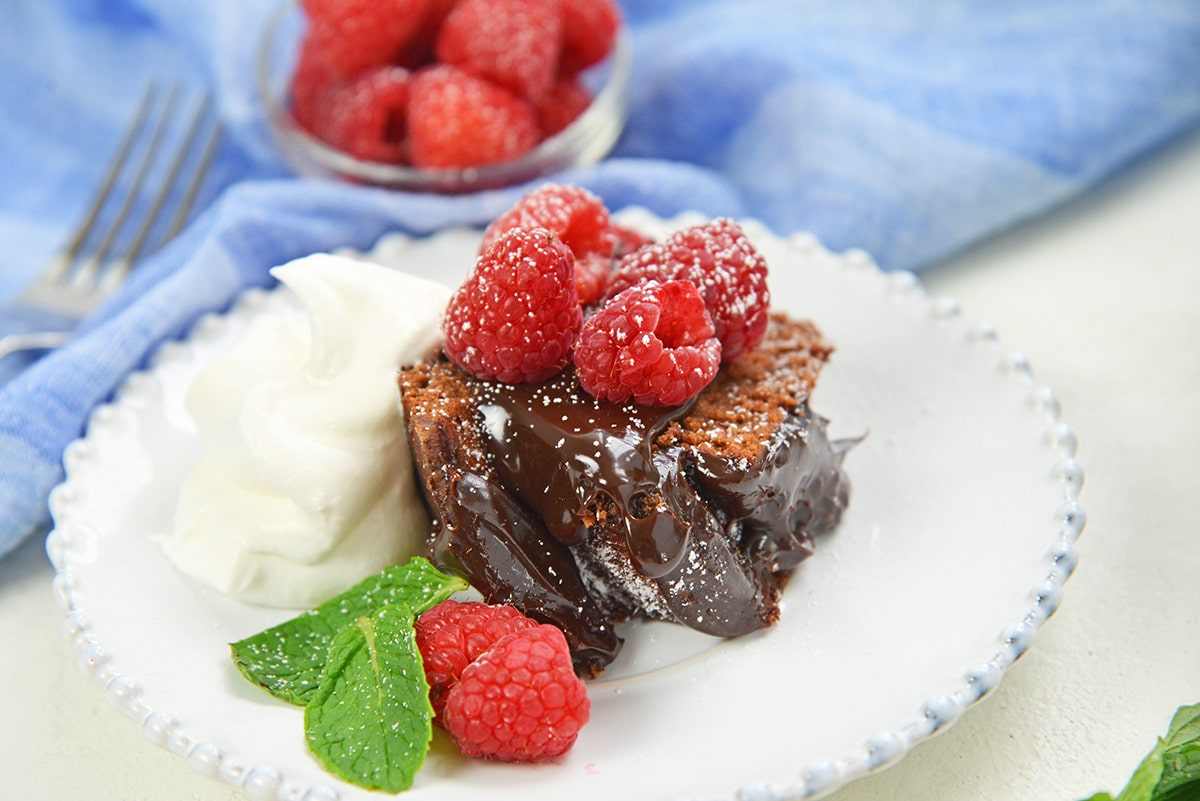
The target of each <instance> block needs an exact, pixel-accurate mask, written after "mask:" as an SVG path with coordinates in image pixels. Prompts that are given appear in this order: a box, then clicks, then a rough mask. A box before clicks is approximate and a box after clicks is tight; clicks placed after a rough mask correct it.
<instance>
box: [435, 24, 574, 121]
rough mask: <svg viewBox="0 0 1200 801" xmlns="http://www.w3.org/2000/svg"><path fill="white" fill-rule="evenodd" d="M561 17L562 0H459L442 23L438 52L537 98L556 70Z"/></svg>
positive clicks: (545, 91)
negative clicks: (560, 4) (560, 1)
mask: <svg viewBox="0 0 1200 801" xmlns="http://www.w3.org/2000/svg"><path fill="white" fill-rule="evenodd" d="M562 37H563V19H562V11H561V10H560V9H559V6H558V0H459V2H458V3H457V4H456V5H455V6H454V8H453V9H452V10H451V11H450V14H449V15H448V16H447V17H446V19H445V21H444V22H443V23H442V27H441V30H440V31H439V33H438V39H437V45H436V53H437V58H438V60H439V61H441V62H442V63H444V64H454V65H455V66H458V67H461V68H462V69H464V70H466V71H467V72H469V73H471V74H472V75H477V76H479V77H481V78H487V79H488V80H491V81H494V82H495V83H498V84H500V85H501V86H504V87H505V88H507V89H509V90H510V91H512V92H514V93H515V94H517V95H519V96H520V97H523V98H525V99H526V100H529V101H530V102H533V103H537V102H538V101H540V100H541V99H542V98H543V97H545V96H546V95H547V94H548V93H549V92H550V89H551V87H552V86H553V85H554V79H555V76H556V75H557V74H558V57H559V53H560V52H561V51H562Z"/></svg>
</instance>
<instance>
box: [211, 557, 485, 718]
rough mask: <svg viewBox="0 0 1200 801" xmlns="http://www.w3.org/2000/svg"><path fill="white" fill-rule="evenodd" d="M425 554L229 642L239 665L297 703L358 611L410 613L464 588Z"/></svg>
mask: <svg viewBox="0 0 1200 801" xmlns="http://www.w3.org/2000/svg"><path fill="white" fill-rule="evenodd" d="M467 586H468V585H467V583H466V582H465V581H463V580H462V579H461V578H457V577H453V576H447V575H446V574H445V573H442V572H441V571H440V570H438V569H437V568H435V567H434V566H433V565H432V564H431V563H430V562H429V560H427V559H424V558H421V557H414V558H413V559H411V560H410V561H409V562H407V563H405V564H403V565H396V566H394V567H388V568H385V569H384V570H383V571H382V572H380V573H378V574H376V575H374V576H371V577H370V578H367V579H364V580H362V581H361V582H359V583H358V584H355V585H354V586H353V587H351V588H350V589H348V590H346V591H345V592H343V593H342V594H340V595H338V596H335V597H334V598H332V599H330V600H328V601H326V602H325V603H323V604H321V605H320V606H318V607H317V608H316V609H313V610H311V611H308V612H305V613H303V614H301V615H300V616H298V617H294V618H292V619H291V620H288V621H286V622H284V623H280V624H279V625H278V626H274V627H273V628H269V629H267V630H266V631H262V632H259V633H258V634H255V635H254V636H252V637H247V638H246V639H244V640H239V641H237V642H235V643H231V644H230V646H229V649H230V653H231V655H232V657H233V663H234V665H236V666H237V669H238V671H239V672H240V673H241V674H242V675H243V676H245V677H246V679H247V680H249V681H250V682H251V683H253V684H257V685H259V686H261V687H263V688H264V689H265V690H266V691H267V692H269V693H271V695H274V696H275V697H276V698H280V699H282V700H284V701H287V702H289V703H293V704H299V705H301V706H303V705H305V704H307V703H308V702H309V699H311V698H312V696H313V694H314V693H315V692H316V691H317V687H318V686H319V684H320V680H321V673H322V671H323V670H324V669H325V662H326V658H327V657H328V655H329V647H330V645H331V644H332V643H333V640H334V637H335V635H337V633H338V632H340V631H341V630H342V629H344V628H345V627H346V626H348V625H350V624H352V623H354V621H355V620H357V619H358V618H360V617H364V616H370V615H372V614H373V613H374V612H376V611H378V610H379V609H381V608H383V607H385V606H389V605H401V606H404V607H406V608H408V609H409V610H410V611H411V612H412V614H413V615H414V616H416V615H419V614H420V613H421V612H423V611H425V610H426V609H428V608H430V607H432V606H434V605H436V604H438V603H440V602H441V601H444V600H446V599H447V598H449V597H450V596H451V595H454V594H455V593H456V592H460V591H462V590H465V589H466V588H467Z"/></svg>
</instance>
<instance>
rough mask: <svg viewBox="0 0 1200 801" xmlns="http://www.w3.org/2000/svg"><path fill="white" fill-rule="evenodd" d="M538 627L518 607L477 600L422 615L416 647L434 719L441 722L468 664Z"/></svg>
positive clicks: (445, 605) (453, 603)
mask: <svg viewBox="0 0 1200 801" xmlns="http://www.w3.org/2000/svg"><path fill="white" fill-rule="evenodd" d="M536 625H538V624H537V621H535V620H533V619H531V618H528V617H525V615H523V614H521V613H520V611H518V610H517V608H516V607H513V606H505V605H503V604H495V605H493V604H484V603H479V602H476V601H468V602H465V603H462V602H459V601H454V600H449V601H442V602H441V603H440V604H438V605H437V606H435V607H433V608H432V609H429V610H427V611H426V612H424V613H422V614H421V616H420V617H418V618H417V623H416V635H417V648H418V649H420V651H421V657H422V659H423V661H424V663H425V678H426V679H427V680H428V681H429V700H430V702H431V703H432V704H433V711H434V714H435V715H436V716H437V717H436V718H435V720H436V721H437V722H439V723H440V722H441V717H442V708H443V707H444V706H445V704H446V693H447V692H449V690H450V688H451V687H452V686H454V684H456V683H457V682H458V680H459V677H460V676H462V672H463V670H464V669H465V668H466V667H467V665H469V664H471V663H472V662H474V661H475V660H476V659H477V658H478V657H479V656H480V655H482V654H483V653H485V652H486V651H488V650H490V649H491V647H492V646H493V645H495V644H496V643H497V642H498V641H499V640H500V639H501V638H502V637H504V636H506V635H508V634H512V633H513V632H514V631H520V630H521V629H527V628H532V627H533V626H536Z"/></svg>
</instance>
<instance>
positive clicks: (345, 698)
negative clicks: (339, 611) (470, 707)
mask: <svg viewBox="0 0 1200 801" xmlns="http://www.w3.org/2000/svg"><path fill="white" fill-rule="evenodd" d="M304 734H305V737H306V739H307V740H308V746H309V749H310V750H311V751H312V752H313V754H315V755H316V756H317V758H318V759H320V761H321V763H322V764H323V765H324V766H325V768H326V769H327V770H329V771H330V772H331V773H333V774H335V775H337V776H340V777H341V778H343V779H345V780H346V781H348V782H351V783H353V784H356V785H358V786H360V787H365V788H367V789H369V790H383V791H385V792H389V793H398V792H400V791H401V790H406V789H408V788H409V787H410V786H412V783H413V779H414V777H415V776H416V774H417V771H418V770H419V769H420V767H421V765H422V764H423V763H424V761H425V755H426V753H428V751H429V742H430V740H431V739H432V737H433V707H432V706H431V705H430V703H429V685H428V684H427V683H426V681H425V671H424V668H423V667H422V664H421V652H420V651H419V650H418V649H417V641H416V634H415V629H414V628H413V613H412V612H411V611H410V610H409V609H408V608H407V607H405V606H403V605H392V606H384V607H382V608H381V609H379V610H378V611H377V612H375V613H374V614H372V615H370V616H363V617H359V618H358V619H356V620H355V621H354V623H352V624H350V625H348V626H346V627H345V628H344V629H342V630H341V631H339V632H338V633H337V635H336V636H335V637H334V638H333V642H332V644H331V645H330V648H329V659H328V662H327V663H326V665H325V670H324V672H323V673H322V675H321V680H320V684H319V685H318V687H317V690H316V692H314V693H313V695H312V697H311V698H310V699H309V702H308V706H306V707H305V709H304Z"/></svg>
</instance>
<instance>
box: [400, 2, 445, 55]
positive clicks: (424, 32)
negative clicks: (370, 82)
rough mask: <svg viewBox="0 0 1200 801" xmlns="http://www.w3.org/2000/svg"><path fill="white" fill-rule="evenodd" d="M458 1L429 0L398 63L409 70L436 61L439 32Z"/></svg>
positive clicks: (401, 51) (401, 52)
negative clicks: (435, 49)
mask: <svg viewBox="0 0 1200 801" xmlns="http://www.w3.org/2000/svg"><path fill="white" fill-rule="evenodd" d="M455 2H456V0H428V7H427V8H426V9H425V14H424V16H423V17H422V18H421V21H420V23H419V24H418V25H417V29H416V31H415V32H414V33H413V35H412V36H411V37H410V38H409V40H408V44H406V45H405V46H404V47H403V48H402V49H401V50H400V52H399V53H398V54H397V55H396V63H397V64H399V65H400V66H402V67H408V68H409V69H413V70H415V69H418V68H419V67H424V66H426V65H427V64H429V62H431V61H433V59H434V52H433V48H434V45H435V43H436V42H437V38H438V32H439V31H441V29H442V23H443V22H444V21H445V19H446V16H447V15H448V14H449V13H450V10H451V9H452V8H454V4H455Z"/></svg>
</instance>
